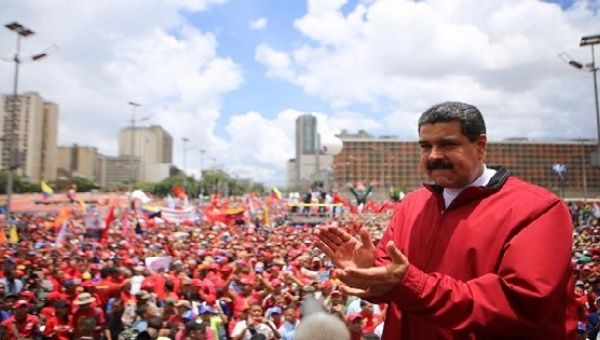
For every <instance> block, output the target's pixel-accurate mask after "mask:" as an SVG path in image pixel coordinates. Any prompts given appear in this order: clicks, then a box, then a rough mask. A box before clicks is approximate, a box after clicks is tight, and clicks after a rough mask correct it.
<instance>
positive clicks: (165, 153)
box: [119, 125, 173, 181]
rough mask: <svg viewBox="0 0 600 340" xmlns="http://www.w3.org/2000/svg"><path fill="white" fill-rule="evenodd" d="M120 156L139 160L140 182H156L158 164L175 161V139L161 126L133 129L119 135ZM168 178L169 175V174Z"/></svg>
mask: <svg viewBox="0 0 600 340" xmlns="http://www.w3.org/2000/svg"><path fill="white" fill-rule="evenodd" d="M119 156H132V157H135V158H138V159H139V162H140V170H141V171H140V172H139V176H140V177H139V178H137V180H139V181H156V180H160V179H162V178H156V177H157V176H158V177H162V176H159V175H156V171H155V169H154V168H156V165H157V164H170V163H171V162H172V159H173V138H172V137H171V135H170V134H169V133H168V132H167V131H166V130H165V129H163V128H162V127H161V126H158V125H152V126H149V127H135V128H134V129H132V128H131V127H128V128H125V129H123V130H121V132H120V133H119ZM167 176H168V174H167Z"/></svg>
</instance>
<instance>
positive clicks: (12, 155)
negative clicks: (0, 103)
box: [5, 22, 47, 220]
mask: <svg viewBox="0 0 600 340" xmlns="http://www.w3.org/2000/svg"><path fill="white" fill-rule="evenodd" d="M5 27H6V28H8V29H9V30H11V31H13V32H15V33H16V34H17V49H16V51H15V56H14V58H13V61H14V62H15V75H14V79H13V98H12V110H11V111H12V112H11V118H10V131H9V135H8V144H9V157H8V159H9V160H8V174H7V178H6V216H7V218H8V219H9V220H10V215H11V202H12V194H13V182H14V175H15V170H16V169H17V168H19V163H20V156H19V152H18V149H17V143H18V140H17V137H18V134H17V100H18V96H19V94H18V88H19V66H20V65H21V58H20V53H21V38H27V37H28V36H30V35H33V34H34V32H33V31H32V30H31V29H29V28H27V27H25V26H23V25H21V24H19V23H18V22H12V23H10V24H7V25H5ZM46 55H47V54H46V53H40V54H36V55H34V56H32V57H31V60H33V61H36V60H40V59H42V58H44V57H45V56H46Z"/></svg>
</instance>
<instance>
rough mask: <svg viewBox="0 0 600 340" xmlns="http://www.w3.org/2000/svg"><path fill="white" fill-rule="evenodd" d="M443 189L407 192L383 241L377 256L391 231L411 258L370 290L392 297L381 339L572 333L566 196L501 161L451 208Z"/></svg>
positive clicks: (382, 260)
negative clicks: (387, 284)
mask: <svg viewBox="0 0 600 340" xmlns="http://www.w3.org/2000/svg"><path fill="white" fill-rule="evenodd" d="M442 190H443V189H442V188H441V187H439V186H426V187H425V188H422V189H420V190H417V191H415V192H413V193H411V194H409V195H408V196H406V198H405V199H404V200H403V201H402V203H401V204H399V205H398V206H397V207H396V209H395V211H394V216H393V218H392V220H391V222H390V225H389V227H388V229H387V231H386V233H385V235H384V237H383V238H382V240H381V242H380V243H379V246H378V249H377V254H376V264H377V265H384V264H386V263H389V262H390V259H389V257H388V256H387V251H386V249H385V245H386V244H387V243H388V241H389V240H394V242H395V244H396V247H398V248H399V249H400V250H401V251H402V252H403V253H404V254H405V255H406V256H407V257H408V260H409V263H410V265H409V268H408V270H407V272H406V273H405V275H404V277H403V278H402V281H401V282H400V283H399V284H398V285H397V286H396V287H395V288H394V289H393V290H392V291H391V292H389V293H387V294H386V295H384V296H382V297H380V298H376V299H373V300H374V301H375V302H380V301H386V302H389V303H390V308H389V309H388V312H387V316H386V319H385V327H384V332H383V339H384V340H386V339H400V338H401V339H475V338H477V339H481V338H486V339H487V338H507V337H511V338H514V337H519V338H527V339H532V338H540V339H567V338H575V327H576V310H575V307H574V294H573V282H572V276H571V263H570V259H571V246H572V245H571V238H572V229H573V227H572V224H571V216H570V214H569V210H568V209H567V207H566V205H565V204H564V203H563V202H562V201H561V200H560V199H559V198H558V197H556V196H555V195H553V194H552V193H550V192H548V191H546V190H545V189H542V188H540V187H537V186H534V185H532V184H529V183H526V182H524V181H522V180H520V179H518V178H515V177H509V174H508V172H507V171H506V169H504V168H500V169H498V171H497V173H496V175H495V176H494V177H493V178H492V179H491V180H490V183H489V184H488V185H487V186H486V187H468V188H466V189H465V190H464V191H463V192H461V193H460V194H459V195H458V197H456V198H455V200H454V201H453V202H452V203H451V204H450V206H449V207H448V208H447V209H445V205H444V199H443V196H442V194H441V193H442Z"/></svg>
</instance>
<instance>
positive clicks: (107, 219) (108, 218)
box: [100, 205, 115, 243]
mask: <svg viewBox="0 0 600 340" xmlns="http://www.w3.org/2000/svg"><path fill="white" fill-rule="evenodd" d="M114 220H115V206H114V205H113V206H111V207H110V210H109V211H108V214H107V215H106V217H105V218H104V228H103V229H102V233H101V234H100V243H105V242H106V237H107V236H108V229H109V228H110V224H111V223H112V221H114Z"/></svg>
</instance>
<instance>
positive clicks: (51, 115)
mask: <svg viewBox="0 0 600 340" xmlns="http://www.w3.org/2000/svg"><path fill="white" fill-rule="evenodd" d="M14 98H15V97H14V96H12V95H4V96H2V104H1V107H2V109H3V116H2V119H0V130H1V131H2V134H3V136H4V138H3V139H2V140H1V141H0V150H1V154H2V157H1V158H0V160H1V165H2V168H3V169H8V168H9V165H10V164H11V163H14V162H18V164H19V169H18V170H17V173H18V174H19V175H21V176H23V177H25V178H26V179H28V180H30V181H34V182H37V181H40V180H53V179H56V170H57V163H56V162H57V153H58V147H57V138H58V105H56V104H54V103H51V102H45V101H44V100H43V98H42V97H41V96H40V95H39V94H37V93H35V92H26V93H24V94H23V95H19V96H17V97H16V100H14ZM13 134H14V135H13ZM13 136H14V139H12V140H14V141H15V143H16V145H15V146H16V147H15V149H16V151H17V153H16V155H11V137H13ZM11 159H12V160H11Z"/></svg>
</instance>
